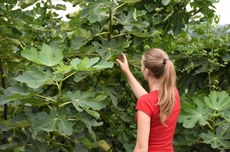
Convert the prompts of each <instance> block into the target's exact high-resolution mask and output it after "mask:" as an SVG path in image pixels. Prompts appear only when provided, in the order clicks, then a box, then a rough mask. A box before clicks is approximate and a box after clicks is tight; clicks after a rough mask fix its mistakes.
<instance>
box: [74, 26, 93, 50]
mask: <svg viewBox="0 0 230 152" xmlns="http://www.w3.org/2000/svg"><path fill="white" fill-rule="evenodd" d="M92 38H93V35H92V33H91V32H90V31H87V30H85V29H82V28H79V29H77V30H75V31H74V33H73V36H72V39H71V48H72V49H73V50H78V49H79V48H81V47H82V46H83V45H85V44H86V43H87V42H89V41H90V40H91V39H92Z"/></svg>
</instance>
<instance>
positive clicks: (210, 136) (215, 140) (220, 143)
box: [200, 131, 230, 149]
mask: <svg viewBox="0 0 230 152" xmlns="http://www.w3.org/2000/svg"><path fill="white" fill-rule="evenodd" d="M200 137H201V138H202V139H203V140H204V142H205V143H207V144H211V147H212V148H214V149H216V148H221V147H224V148H230V141H229V139H230V138H229V137H225V136H223V135H222V134H220V133H217V134H214V133H213V132H211V131H208V133H202V134H200Z"/></svg>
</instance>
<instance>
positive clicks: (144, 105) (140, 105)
mask: <svg viewBox="0 0 230 152" xmlns="http://www.w3.org/2000/svg"><path fill="white" fill-rule="evenodd" d="M136 110H140V111H142V112H144V113H145V114H147V115H148V116H149V117H151V115H152V110H151V105H150V102H149V101H148V98H146V96H145V95H144V96H141V97H140V98H139V99H138V100H137V104H136Z"/></svg>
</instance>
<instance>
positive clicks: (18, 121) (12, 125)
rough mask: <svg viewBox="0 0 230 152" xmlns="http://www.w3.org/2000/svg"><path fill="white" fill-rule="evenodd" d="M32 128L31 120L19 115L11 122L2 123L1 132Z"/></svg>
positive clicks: (3, 121) (0, 122) (10, 120)
mask: <svg viewBox="0 0 230 152" xmlns="http://www.w3.org/2000/svg"><path fill="white" fill-rule="evenodd" d="M30 126H31V122H30V120H29V119H28V118H27V117H26V116H24V115H18V116H15V117H13V118H11V119H9V120H1V121H0V130H1V131H9V130H11V129H18V128H26V127H30Z"/></svg>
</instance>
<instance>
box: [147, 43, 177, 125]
mask: <svg viewBox="0 0 230 152" xmlns="http://www.w3.org/2000/svg"><path fill="white" fill-rule="evenodd" d="M143 63H144V66H145V67H146V68H147V69H149V71H151V73H152V75H153V76H154V77H155V78H156V79H157V80H159V82H160V86H159V93H158V105H159V107H160V114H159V117H160V121H161V123H162V124H164V122H165V121H166V120H167V118H168V117H169V115H170V114H171V113H172V111H173V108H174V102H175V95H174V89H175V87H176V71H175V68H174V65H173V63H172V61H171V60H170V59H169V56H168V54H167V53H166V52H165V51H163V50H161V49H159V48H153V49H150V50H148V51H146V52H145V53H144V62H143Z"/></svg>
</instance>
